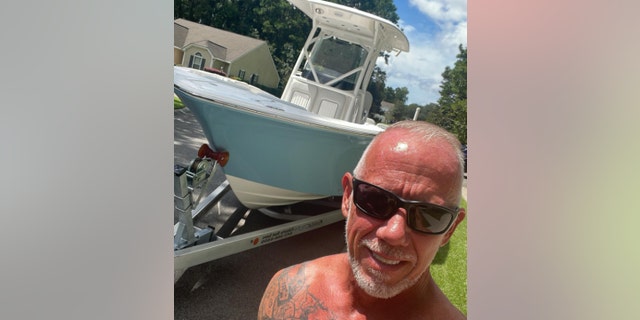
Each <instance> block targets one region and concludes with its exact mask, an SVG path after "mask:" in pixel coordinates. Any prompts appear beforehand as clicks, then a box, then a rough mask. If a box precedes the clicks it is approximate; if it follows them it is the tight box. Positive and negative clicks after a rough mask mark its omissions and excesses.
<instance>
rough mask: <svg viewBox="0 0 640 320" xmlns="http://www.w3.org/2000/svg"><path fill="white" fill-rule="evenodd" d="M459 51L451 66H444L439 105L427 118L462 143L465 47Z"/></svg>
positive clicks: (465, 83) (465, 107) (465, 64)
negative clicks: (455, 136)
mask: <svg viewBox="0 0 640 320" xmlns="http://www.w3.org/2000/svg"><path fill="white" fill-rule="evenodd" d="M458 48H459V50H460V53H458V55H457V56H456V58H457V60H456V62H455V64H454V66H453V68H450V67H448V66H447V67H445V69H444V72H443V73H442V83H441V84H440V99H438V105H439V107H438V108H437V109H435V110H433V111H432V112H431V113H430V114H429V115H428V116H427V120H428V121H430V122H433V123H435V124H437V125H439V126H441V127H443V128H445V129H447V130H449V131H450V132H452V133H453V134H455V135H457V136H458V139H459V140H460V142H461V143H462V144H466V143H467V48H464V47H463V46H462V45H460V46H459V47H458Z"/></svg>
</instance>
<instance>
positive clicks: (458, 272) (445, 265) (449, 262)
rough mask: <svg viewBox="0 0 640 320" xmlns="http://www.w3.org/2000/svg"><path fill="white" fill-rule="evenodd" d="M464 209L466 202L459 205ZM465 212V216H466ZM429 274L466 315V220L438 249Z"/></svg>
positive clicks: (463, 201)
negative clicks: (446, 242) (445, 243)
mask: <svg viewBox="0 0 640 320" xmlns="http://www.w3.org/2000/svg"><path fill="white" fill-rule="evenodd" d="M460 205H461V206H462V207H464V208H465V209H466V208H467V201H465V200H464V199H462V203H461V204H460ZM468 214H469V213H468V212H467V216H468ZM431 274H432V276H433V278H434V279H435V281H436V283H438V286H439V287H440V289H442V291H443V292H444V293H445V294H446V295H447V297H449V300H450V301H451V303H453V305H455V306H456V307H458V309H460V311H462V313H464V314H465V315H466V314H467V218H466V217H465V219H464V220H462V222H461V223H460V225H458V229H456V231H455V232H454V233H453V236H451V239H450V240H449V243H448V244H447V245H445V246H444V247H442V248H440V251H438V254H437V255H436V257H435V259H434V260H433V263H432V264H431Z"/></svg>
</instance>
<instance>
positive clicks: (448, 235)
mask: <svg viewBox="0 0 640 320" xmlns="http://www.w3.org/2000/svg"><path fill="white" fill-rule="evenodd" d="M466 215H467V212H466V211H465V210H464V208H460V209H458V216H457V217H456V220H455V221H453V225H452V226H451V228H449V231H447V232H446V233H445V234H444V237H443V238H442V242H440V247H443V246H444V245H446V244H447V242H449V239H450V238H451V236H452V235H453V232H454V231H456V228H457V227H458V224H460V222H462V220H464V217H465V216H466Z"/></svg>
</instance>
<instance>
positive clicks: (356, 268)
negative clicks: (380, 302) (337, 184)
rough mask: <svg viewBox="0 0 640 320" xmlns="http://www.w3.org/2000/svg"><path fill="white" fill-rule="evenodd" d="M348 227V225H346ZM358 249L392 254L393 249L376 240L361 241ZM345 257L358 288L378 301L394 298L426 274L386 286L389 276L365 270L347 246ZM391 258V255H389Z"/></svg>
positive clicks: (372, 270) (368, 269)
mask: <svg viewBox="0 0 640 320" xmlns="http://www.w3.org/2000/svg"><path fill="white" fill-rule="evenodd" d="M347 225H348V223H347ZM347 234H348V233H347V232H345V237H347V236H346V235H347ZM347 243H349V239H347ZM357 246H358V247H364V248H373V249H375V251H377V252H393V251H394V248H392V247H390V246H389V245H387V244H385V243H382V242H380V240H378V239H373V240H372V239H362V240H360V242H359V243H358V244H357ZM347 255H348V257H349V264H350V265H351V270H352V271H353V276H354V278H355V280H356V283H357V284H358V286H359V287H360V288H361V289H362V290H364V292H366V293H367V294H368V295H370V296H372V297H375V298H379V299H389V298H392V297H395V296H396V295H398V294H400V293H401V292H403V291H405V290H406V289H408V288H410V287H412V286H414V285H415V284H416V283H417V282H418V280H419V279H420V277H421V276H422V274H424V272H426V270H425V271H424V272H422V273H421V274H419V275H418V276H416V277H412V278H404V279H402V280H401V281H399V282H397V283H395V284H390V285H389V284H386V281H388V279H389V276H388V275H386V274H384V273H383V272H380V271H379V270H375V269H372V268H365V267H364V266H362V264H361V263H360V261H358V260H357V259H356V258H355V257H354V253H353V252H351V249H349V246H348V245H347ZM391 255H392V256H393V253H392V254H391Z"/></svg>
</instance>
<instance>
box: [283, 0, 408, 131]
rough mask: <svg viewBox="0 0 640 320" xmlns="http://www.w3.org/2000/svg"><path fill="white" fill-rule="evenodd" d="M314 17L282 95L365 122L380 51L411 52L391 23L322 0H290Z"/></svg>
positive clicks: (320, 111) (322, 111)
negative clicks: (370, 89) (369, 89)
mask: <svg viewBox="0 0 640 320" xmlns="http://www.w3.org/2000/svg"><path fill="white" fill-rule="evenodd" d="M289 2H291V3H292V4H293V5H295V6H296V7H298V8H299V9H300V10H301V11H302V12H304V13H305V14H307V15H308V16H309V17H310V18H311V19H312V21H313V26H312V29H311V32H310V34H309V37H308V38H307V41H306V42H305V45H304V48H303V50H302V52H301V53H300V56H299V57H298V60H297V62H296V65H295V66H294V68H293V73H292V74H291V76H290V77H289V81H288V82H287V86H286V87H285V89H284V92H283V94H282V100H285V101H289V102H291V103H293V104H296V105H298V106H301V107H303V108H305V109H306V110H307V111H310V112H313V113H316V114H319V115H322V116H327V117H331V118H335V119H340V120H344V121H349V122H354V123H360V124H361V123H365V122H366V118H367V115H368V113H369V109H370V108H371V103H372V100H373V98H372V96H371V94H370V93H369V92H367V90H366V89H367V86H368V84H369V80H370V79H371V74H372V72H373V69H374V67H375V63H376V59H377V58H378V57H379V55H380V52H397V53H400V52H401V51H409V41H408V40H407V38H406V36H405V35H404V34H403V33H402V31H401V30H400V29H399V28H398V27H397V26H395V25H394V24H393V23H392V22H390V21H388V20H386V19H383V18H380V17H378V16H375V15H372V14H370V13H367V12H363V11H360V10H357V9H354V8H350V7H346V6H343V5H339V4H335V3H331V2H326V1H321V0H289Z"/></svg>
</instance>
